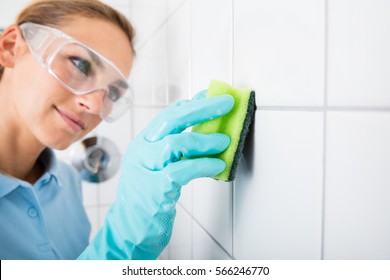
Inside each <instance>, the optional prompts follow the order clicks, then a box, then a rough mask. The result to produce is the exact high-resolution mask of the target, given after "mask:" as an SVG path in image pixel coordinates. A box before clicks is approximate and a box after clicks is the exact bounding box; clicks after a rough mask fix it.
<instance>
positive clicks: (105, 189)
mask: <svg viewBox="0 0 390 280" xmlns="http://www.w3.org/2000/svg"><path fill="white" fill-rule="evenodd" d="M120 174H121V171H120V170H118V172H117V173H116V174H115V175H114V176H113V177H112V178H110V179H108V180H107V181H104V182H100V183H99V184H98V186H97V188H98V196H99V198H98V201H99V205H100V206H103V205H104V206H107V205H112V204H113V203H114V202H115V198H116V192H117V189H118V183H119V179H120Z"/></svg>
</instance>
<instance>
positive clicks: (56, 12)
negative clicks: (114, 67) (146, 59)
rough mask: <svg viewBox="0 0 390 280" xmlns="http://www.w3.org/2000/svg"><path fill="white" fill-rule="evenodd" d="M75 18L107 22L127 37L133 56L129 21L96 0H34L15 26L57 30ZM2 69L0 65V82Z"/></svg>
mask: <svg viewBox="0 0 390 280" xmlns="http://www.w3.org/2000/svg"><path fill="white" fill-rule="evenodd" d="M75 16H83V17H87V18H96V19H102V20H107V21H109V22H111V23H113V24H115V25H116V26H118V27H119V28H120V29H121V30H122V31H123V32H124V33H125V34H126V36H127V38H128V40H129V42H130V45H131V48H132V51H133V54H135V51H134V44H133V41H134V36H135V31H134V28H133V26H132V25H131V23H130V22H129V20H128V19H127V18H126V17H125V16H124V15H123V14H121V13H120V12H118V11H117V10H115V9H113V8H112V7H110V6H108V5H106V4H104V3H102V2H100V1H98V0H35V1H32V3H31V4H30V5H28V6H27V7H26V8H24V9H23V10H22V11H21V12H20V14H19V15H18V16H17V18H16V24H17V25H20V24H22V23H24V22H33V23H38V24H42V25H47V26H51V27H56V28H59V27H61V26H64V25H66V23H67V22H69V21H70V20H72V19H73V18H74V17H75ZM3 72H4V67H2V66H1V65H0V80H1V77H2V75H3Z"/></svg>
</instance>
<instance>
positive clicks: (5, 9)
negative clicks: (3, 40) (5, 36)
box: [0, 0, 30, 28]
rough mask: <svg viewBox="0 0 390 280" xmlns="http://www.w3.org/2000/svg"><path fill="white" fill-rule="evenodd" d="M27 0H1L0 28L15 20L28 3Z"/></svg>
mask: <svg viewBox="0 0 390 280" xmlns="http://www.w3.org/2000/svg"><path fill="white" fill-rule="evenodd" d="M29 2H30V1H29V0H19V1H11V2H9V1H1V2H0V15H1V16H0V28H5V27H7V26H9V25H11V24H13V23H14V22H15V19H16V16H17V15H18V14H19V12H20V11H21V10H22V9H23V8H24V7H25V6H26V5H27V4H28V3H29Z"/></svg>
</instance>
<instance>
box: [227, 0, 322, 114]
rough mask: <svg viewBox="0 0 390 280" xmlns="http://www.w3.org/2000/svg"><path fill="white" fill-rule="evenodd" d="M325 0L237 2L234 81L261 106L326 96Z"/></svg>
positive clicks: (314, 101) (306, 102)
mask: <svg viewBox="0 0 390 280" xmlns="http://www.w3.org/2000/svg"><path fill="white" fill-rule="evenodd" d="M324 4H325V1H324V0H315V1H313V0H298V1H289V0H274V1H254V0H240V1H234V75H235V76H234V79H235V80H234V83H235V86H238V87H251V88H255V89H256V91H257V92H258V93H260V94H261V96H260V98H257V104H258V105H267V106H319V105H323V101H324V96H323V92H324V61H325V60H324V54H325V53H324V48H325V43H324V38H325V36H324V31H325V27H324V23H325V19H324V17H325V8H324V7H325V5H324Z"/></svg>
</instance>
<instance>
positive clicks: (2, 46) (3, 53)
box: [0, 25, 22, 68]
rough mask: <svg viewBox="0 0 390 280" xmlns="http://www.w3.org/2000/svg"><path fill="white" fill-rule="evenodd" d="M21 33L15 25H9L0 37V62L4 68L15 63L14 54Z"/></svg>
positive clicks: (10, 66)
mask: <svg viewBox="0 0 390 280" xmlns="http://www.w3.org/2000/svg"><path fill="white" fill-rule="evenodd" d="M21 38H22V34H21V32H20V29H19V28H18V26H17V25H11V26H9V27H8V28H7V29H6V30H4V32H3V33H2V34H1V37H0V64H1V65H2V66H3V67H5V68H12V67H13V66H14V65H15V60H16V58H15V56H16V55H15V54H16V53H17V52H16V48H17V46H18V41H19V40H20V39H21Z"/></svg>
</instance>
